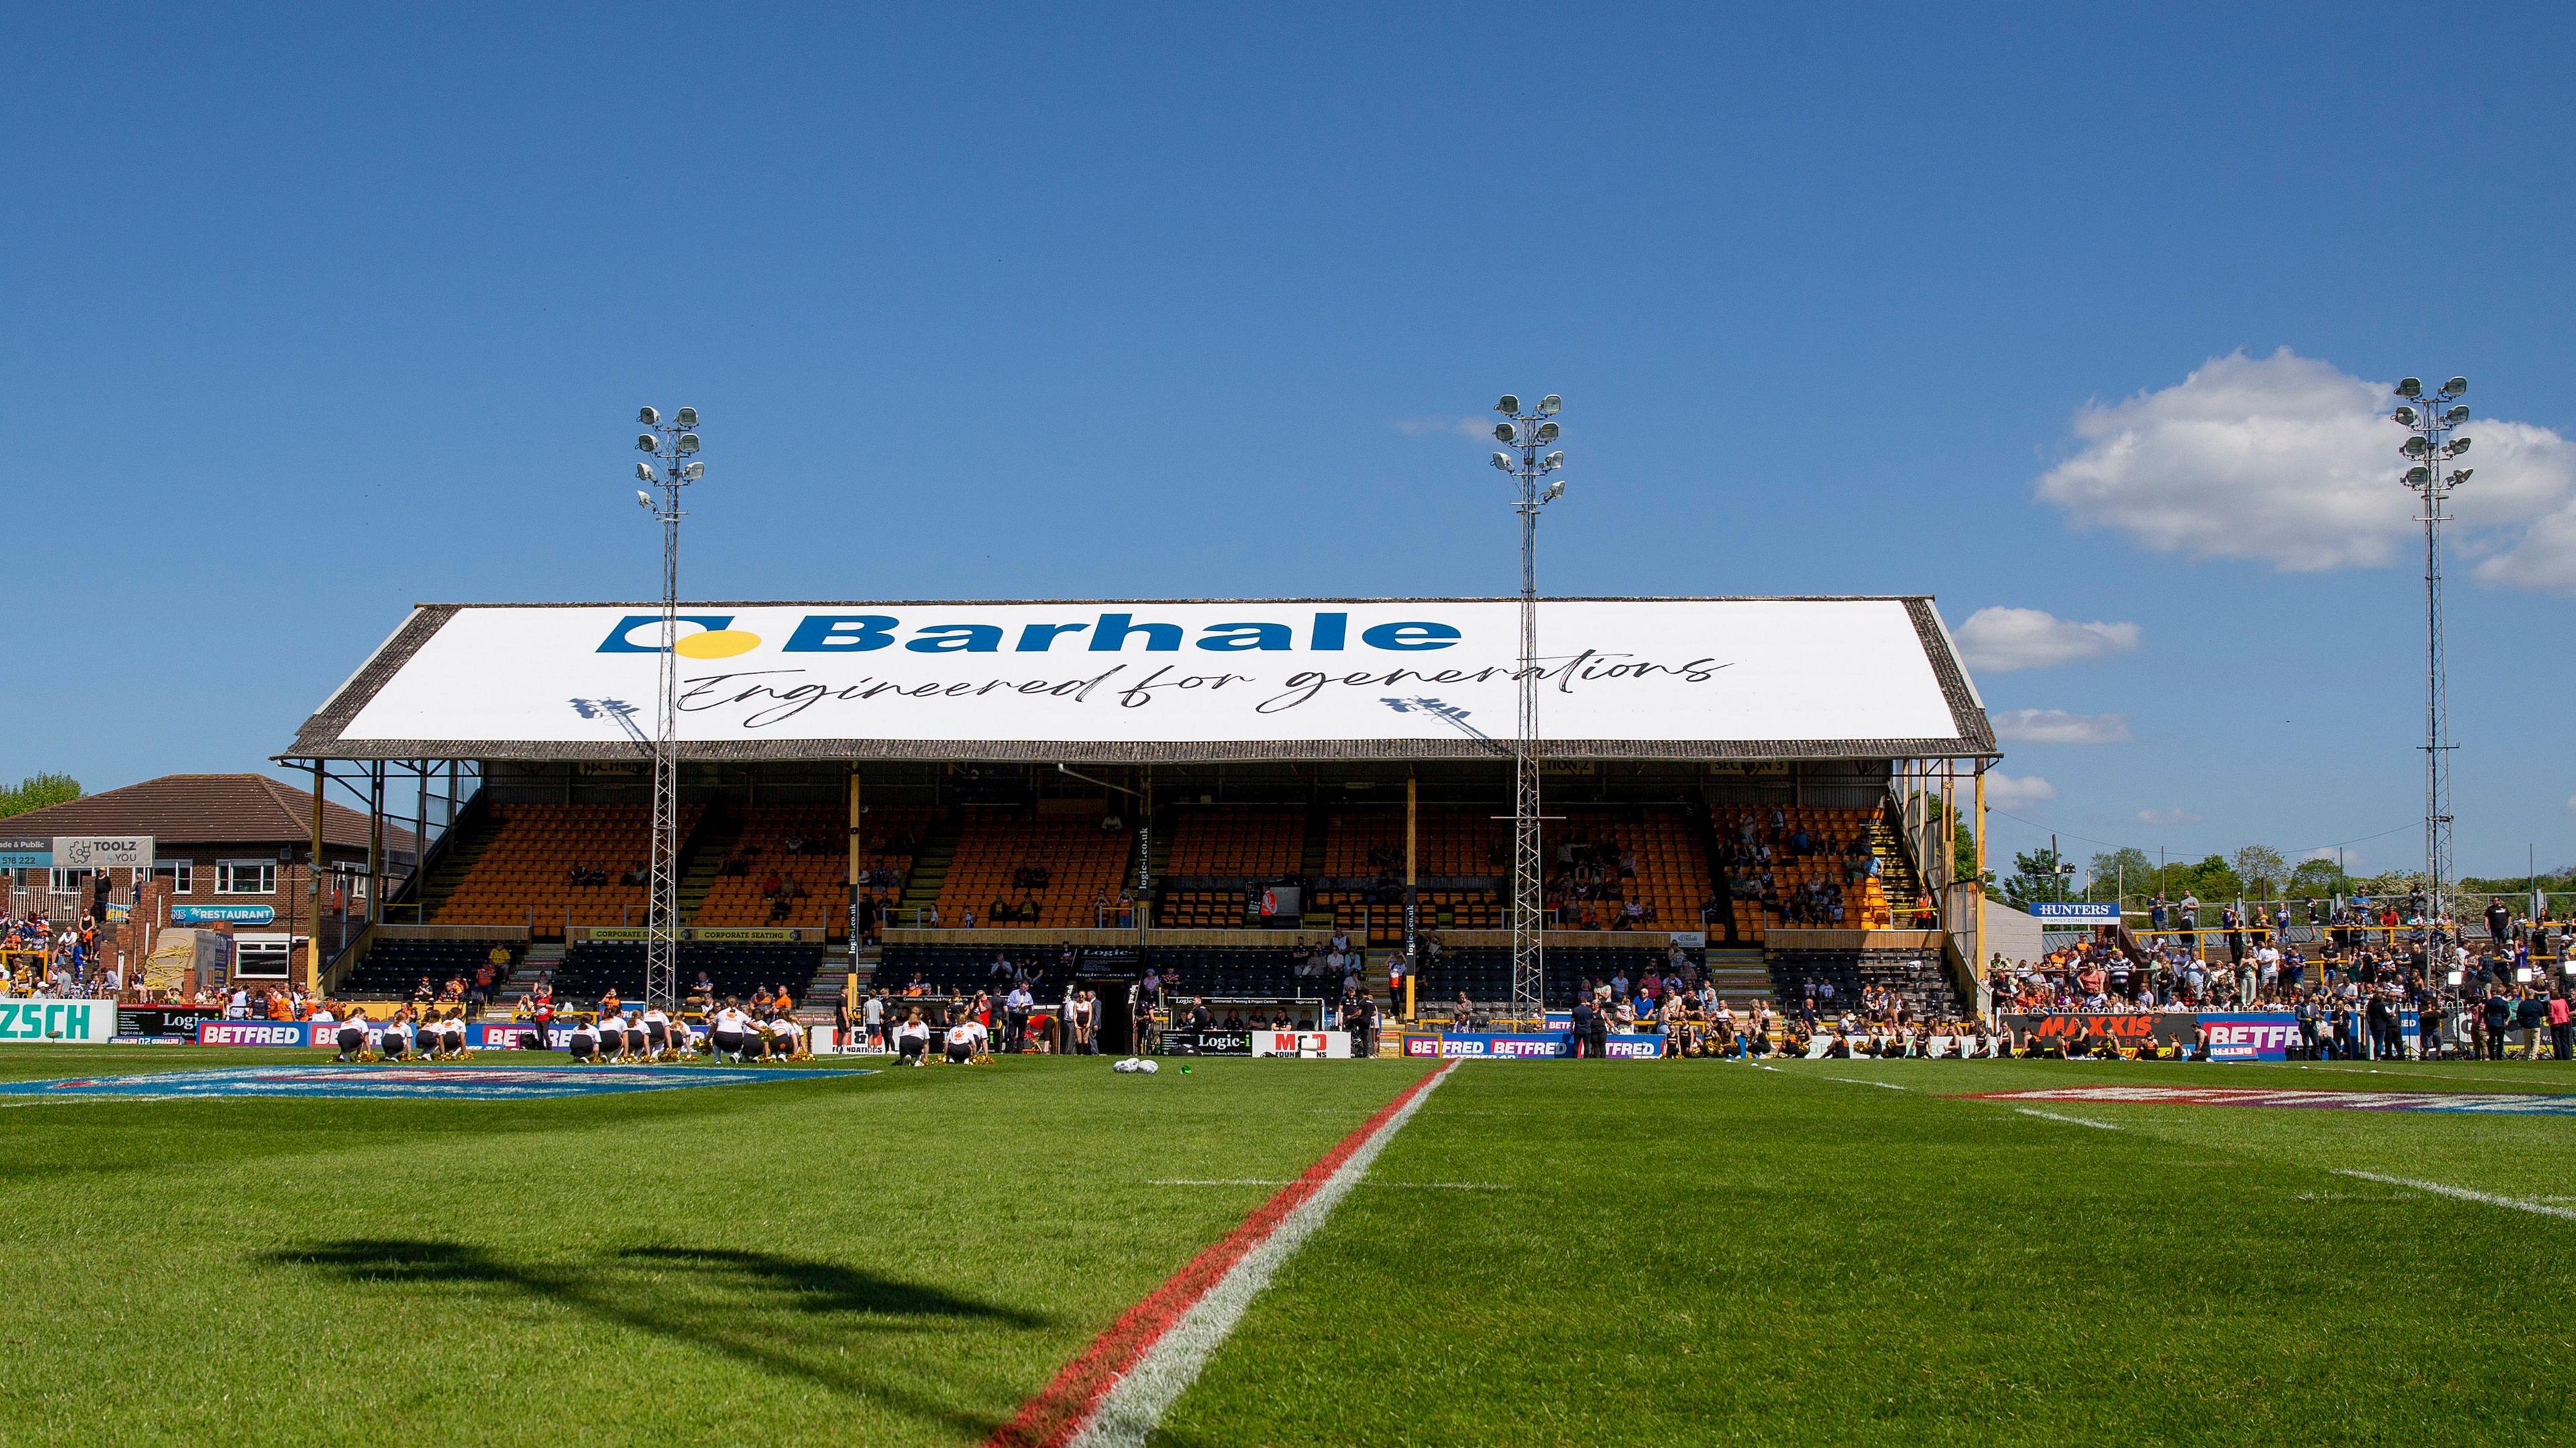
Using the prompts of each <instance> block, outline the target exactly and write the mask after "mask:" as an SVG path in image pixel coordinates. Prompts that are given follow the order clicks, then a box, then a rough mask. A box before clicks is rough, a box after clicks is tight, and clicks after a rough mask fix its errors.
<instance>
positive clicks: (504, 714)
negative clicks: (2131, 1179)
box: [302, 598, 1984, 756]
mask: <svg viewBox="0 0 2576 1448" xmlns="http://www.w3.org/2000/svg"><path fill="white" fill-rule="evenodd" d="M660 627H661V621H660V618H659V616H658V615H656V614H653V613H650V612H645V611H641V610H638V609H635V608H634V607H632V606H623V605H621V606H603V607H593V606H579V607H559V608H547V607H500V606H472V607H460V606H454V605H438V606H436V607H434V608H426V609H423V610H422V611H421V612H420V613H418V614H415V615H414V617H413V619H412V621H411V622H410V623H408V624H406V625H405V626H404V628H403V630H402V631H401V632H399V633H397V634H396V635H395V637H394V639H393V640H392V641H391V642H389V643H388V644H387V645H386V647H385V649H384V650H382V651H380V652H379V654H378V657H377V659H376V661H375V662H373V663H371V664H370V665H369V666H368V667H367V668H366V669H364V670H362V671H361V672H360V674H359V676H358V677H357V679H355V680H353V681H352V683H351V684H350V685H349V686H348V687H347V688H346V689H345V690H344V691H343V693H342V695H341V696H340V697H338V698H335V699H334V700H333V701H332V702H331V704H330V705H328V706H327V707H326V708H325V709H324V711H323V712H322V713H321V714H319V715H316V716H315V718H314V720H313V721H312V722H311V723H309V724H308V725H307V726H306V730H305V733H304V736H303V740H302V743H303V744H304V745H306V746H308V747H322V746H328V747H331V748H335V749H346V750H349V751H351V752H363V751H364V750H365V748H366V747H367V746H368V745H369V744H370V743H371V742H373V743H375V744H377V745H380V746H388V747H389V746H398V745H401V744H404V743H406V742H408V743H414V744H416V743H419V742H422V741H452V742H456V743H460V744H463V743H479V744H489V745H494V746H500V747H502V748H503V750H504V751H505V752H506V748H507V746H510V745H513V744H519V745H528V746H534V745H540V744H542V745H549V746H565V745H571V746H578V745H584V744H588V745H595V746H597V747H599V748H601V749H607V748H610V747H614V748H617V749H621V750H631V749H632V747H633V743H634V740H635V738H636V737H638V732H639V731H640V730H641V729H643V728H644V727H646V721H648V720H649V717H650V713H651V710H650V708H649V705H650V702H651V700H652V698H653V690H654V687H655V674H654V671H655V668H656V665H657V656H658V654H659V653H660V651H661V645H660V640H659V634H660ZM1539 644H1540V657H1539V659H1538V661H1537V664H1536V666H1535V667H1536V671H1537V673H1538V675H1539V677H1540V681H1541V683H1542V684H1543V686H1544V688H1545V690H1546V698H1545V702H1544V704H1543V705H1542V711H1541V717H1542V718H1543V720H1544V721H1545V727H1546V729H1547V733H1548V735H1549V737H1550V738H1551V739H1557V740H1569V741H1591V742H1599V743H1603V744H1607V745H1613V746H1615V745H1618V744H1620V743H1622V742H1626V743H1630V744H1649V743H1654V744H1669V743H1672V742H1675V741H1679V742H1682V743H1685V744H1688V743H1692V742H1719V741H1734V742H1748V741H1765V742H1773V743H1777V742H1799V743H1810V742H1814V743H1822V744H1827V745H1830V744H1831V743H1832V742H1834V741H1851V742H1852V743H1853V745H1854V747H1855V748H1858V747H1859V746H1860V744H1862V743H1863V742H1866V743H1867V744H1869V745H1870V746H1872V747H1873V749H1874V752H1877V753H1880V754H1884V753H1886V752H1887V750H1886V749H1885V748H1884V747H1883V746H1885V745H1886V744H1887V743H1888V742H1890V741H1907V742H1912V743H1916V744H1923V745H1926V746H1927V747H1929V748H1932V749H1935V750H1937V749H1940V748H1944V747H1946V748H1949V749H1951V750H1953V751H1955V749H1956V748H1957V747H1958V746H1959V745H1960V743H1961V741H1962V740H1963V738H1967V737H1968V736H1970V735H1974V736H1976V737H1977V738H1979V739H1981V738H1982V737H1983V734H1984V724H1983V720H1982V717H1981V716H1980V715H1978V713H1977V711H1976V709H1975V708H1974V706H1973V704H1972V703H1970V702H1968V700H1969V696H1968V694H1967V692H1966V685H1965V681H1964V679H1963V678H1962V677H1961V676H1960V674H1959V672H1958V666H1957V663H1956V661H1955V659H1953V658H1952V656H1951V652H1950V648H1949V645H1948V642H1947V638H1946V635H1945V634H1944V633H1943V631H1942V628H1941V625H1940V622H1939V619H1938V617H1937V615H1935V614H1934V613H1933V612H1932V609H1931V605H1930V602H1929V601H1928V600H1924V599H1905V598H1847V599H1559V600H1551V601H1548V602H1546V603H1544V604H1543V605H1542V606H1541V609H1540V614H1539ZM672 651H673V652H675V653H677V654H678V655H679V656H680V658H681V661H682V666H681V675H680V681H679V708H680V729H681V733H682V736H683V739H684V741H686V742H689V743H693V744H704V745H710V746H717V745H726V744H737V743H739V744H746V745H748V744H759V745H762V746H766V747H767V748H769V749H771V750H773V751H774V750H776V749H778V748H779V747H780V744H781V742H782V741H798V740H805V741H862V742H865V743H868V744H871V745H876V746H880V747H881V749H882V748H896V747H898V746H909V747H908V748H906V750H905V752H908V753H910V754H913V755H915V756H918V755H919V754H921V753H922V752H923V751H922V750H921V749H920V748H919V745H921V744H922V743H924V742H934V743H935V742H948V743H955V744H959V745H964V744H968V743H972V742H978V741H982V742H988V743H1048V742H1057V743H1091V744H1131V745H1132V744H1139V743H1144V744H1151V743H1204V744H1224V743H1228V742H1235V743H1266V744H1272V745H1276V744H1282V743H1294V742H1306V741H1313V742H1325V741H1335V742H1352V741H1397V740H1401V741H1419V742H1420V744H1421V746H1422V747H1421V748H1419V749H1417V750H1414V751H1413V752H1425V753H1437V752H1442V751H1447V752H1454V753H1457V754H1459V755H1462V756H1464V755H1483V754H1490V753H1491V752H1492V751H1493V749H1494V747H1495V746H1494V740H1495V739H1496V738H1508V737H1509V736H1510V734H1511V730H1512V720H1513V699H1514V694H1515V685H1516V680H1517V669H1518V659H1519V613H1518V605H1517V604H1516V603H1514V602H1512V601H1509V600H1493V599H1411V600H1404V599H1389V600H1346V601H1329V600H1328V601H1313V600H1309V601H1293V602H1292V601H1267V602H1261V601H1251V602H1245V601H1237V602H1181V603H1156V602H1110V603H1098V602H1095V603H991V604H982V603H901V604H896V603H882V604H866V603H851V604H810V605H778V604H763V605H751V604H743V605H706V604H692V605H688V606H687V607H686V608H685V609H684V611H683V613H682V614H681V619H680V629H679V634H678V638H677V643H676V645H675V646H674V648H673V650H672ZM1434 746H1436V747H1434ZM379 752H381V750H379ZM933 752H935V751H933ZM1614 752H1615V751H1614ZM1862 752H1872V751H1871V750H1863V751H1862Z"/></svg>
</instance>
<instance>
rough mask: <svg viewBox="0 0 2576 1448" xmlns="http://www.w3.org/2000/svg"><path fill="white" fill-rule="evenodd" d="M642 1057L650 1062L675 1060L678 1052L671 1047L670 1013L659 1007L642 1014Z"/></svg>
mask: <svg viewBox="0 0 2576 1448" xmlns="http://www.w3.org/2000/svg"><path fill="white" fill-rule="evenodd" d="M644 1055H645V1059H647V1060H651V1061H668V1060H673V1059H676V1058H677V1057H678V1055H679V1052H678V1051H676V1050H674V1049H673V1048H672V1046H671V1013H670V1012H668V1011H666V1010H664V1009H662V1008H661V1007H660V1006H650V1007H647V1008H646V1010H645V1012H644Z"/></svg>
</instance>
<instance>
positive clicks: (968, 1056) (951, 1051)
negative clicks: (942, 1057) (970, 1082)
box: [947, 1017, 989, 1066]
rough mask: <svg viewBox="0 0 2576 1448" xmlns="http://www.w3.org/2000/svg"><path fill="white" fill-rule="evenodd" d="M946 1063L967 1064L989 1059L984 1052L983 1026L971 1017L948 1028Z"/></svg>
mask: <svg viewBox="0 0 2576 1448" xmlns="http://www.w3.org/2000/svg"><path fill="white" fill-rule="evenodd" d="M947 1055H948V1064H949V1065H951V1066H967V1065H972V1064H974V1063H976V1062H979V1061H983V1060H987V1059H989V1058H988V1057H986V1056H985V1054H984V1028H983V1027H982V1026H981V1025H979V1024H977V1023H976V1022H975V1020H974V1019H973V1018H972V1017H969V1018H967V1019H965V1020H962V1021H959V1022H958V1023H957V1024H955V1025H953V1026H950V1027H949V1028H948V1052H947Z"/></svg>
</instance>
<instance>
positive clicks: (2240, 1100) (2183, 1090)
mask: <svg viewBox="0 0 2576 1448" xmlns="http://www.w3.org/2000/svg"><path fill="white" fill-rule="evenodd" d="M1950 1099H1951V1100H1954V1101H2084V1102H2094V1103H2097V1104H2100V1105H2105V1106H2268V1107H2281V1108H2292V1109H2300V1110H2329V1111H2436V1112H2443V1113H2447V1114H2456V1115H2463V1116H2576V1096H2550V1095H2542V1094H2540V1093H2537V1092H2496V1091H2266V1090H2258V1089H2240V1088H2235V1087H2224V1086H2052V1087H2048V1088H2046V1089H2044V1090H2037V1091H1967V1092H1961V1093H1959V1094H1957V1095H1955V1096H1953V1097H1951V1098H1950Z"/></svg>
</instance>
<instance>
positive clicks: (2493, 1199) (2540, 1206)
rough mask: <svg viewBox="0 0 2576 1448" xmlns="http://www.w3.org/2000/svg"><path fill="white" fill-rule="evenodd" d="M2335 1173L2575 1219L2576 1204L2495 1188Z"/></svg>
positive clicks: (2440, 1194) (2561, 1218)
mask: <svg viewBox="0 0 2576 1448" xmlns="http://www.w3.org/2000/svg"><path fill="white" fill-rule="evenodd" d="M2335 1175H2336V1176H2348V1177H2352V1178H2354V1179H2355V1180H2357V1181H2365V1182H2377V1183H2379V1184H2380V1185H2381V1186H2384V1187H2409V1188H2412V1189H2413V1190H2415V1191H2419V1192H2431V1193H2432V1194H2433V1195H2435V1196H2437V1197H2452V1198H2455V1199H2457V1200H2459V1201H2463V1202H2479V1203H2483V1204H2484V1205H2487V1206H2490V1207H2511V1208H2513V1209H2514V1210H2515V1211H2517V1212H2530V1213H2532V1214H2534V1215H2536V1216H2542V1217H2557V1218H2559V1219H2560V1220H2562V1221H2569V1222H2576V1207H2553V1206H2550V1205H2549V1204H2548V1203H2546V1202H2533V1201H2525V1200H2524V1199H2522V1198H2521V1197H2503V1196H2498V1195H2496V1194H2495V1193H2493V1192H2480V1191H2472V1190H2470V1189H2469V1188H2467V1187H2450V1186H2444V1185H2442V1184H2441V1183H2440V1182H2419V1181H2417V1180H2415V1179H2414V1178H2413V1177H2393V1176H2381V1175H2380V1174H2379V1173H2377V1172H2375V1171H2346V1170H2343V1169H2341V1168H2337V1169H2336V1171H2335Z"/></svg>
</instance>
